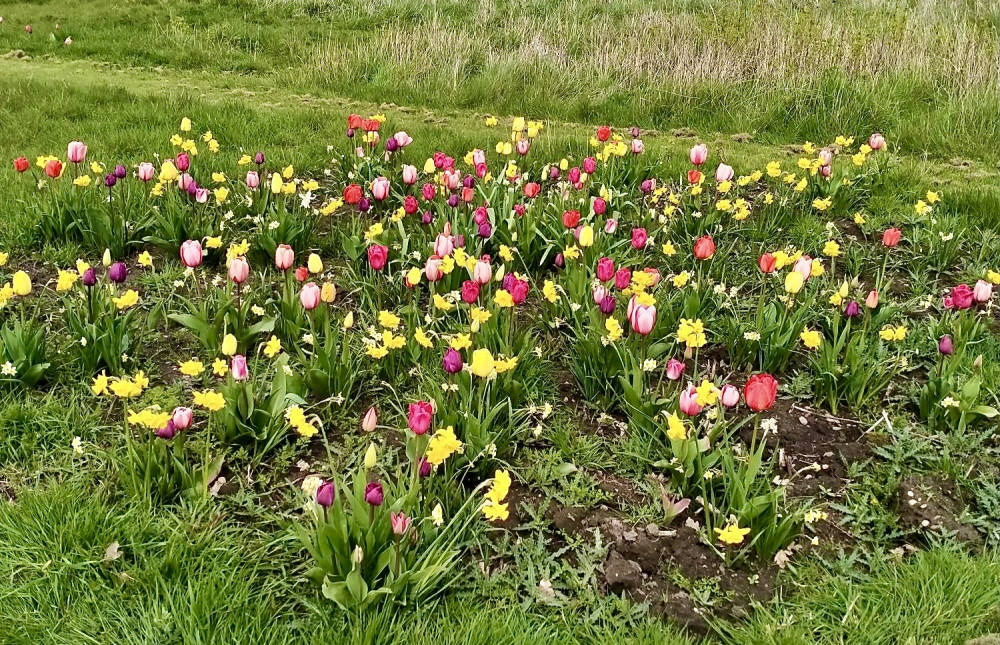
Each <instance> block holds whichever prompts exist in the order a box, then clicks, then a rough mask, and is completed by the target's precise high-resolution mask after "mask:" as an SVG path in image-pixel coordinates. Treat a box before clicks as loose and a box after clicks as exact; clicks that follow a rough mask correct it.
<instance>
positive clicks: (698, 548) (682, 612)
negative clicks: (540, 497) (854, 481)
mask: <svg viewBox="0 0 1000 645" xmlns="http://www.w3.org/2000/svg"><path fill="white" fill-rule="evenodd" d="M546 515H547V517H548V518H549V519H550V520H551V521H552V524H553V526H554V527H555V528H556V529H557V530H558V531H561V532H564V533H567V534H575V535H584V534H588V533H589V534H592V533H593V532H594V531H598V532H600V534H601V537H602V538H603V540H604V542H605V543H606V544H607V545H608V547H609V551H608V555H607V558H606V560H605V562H604V587H605V589H604V590H605V591H606V592H608V593H613V594H616V595H619V594H623V595H625V596H626V597H628V598H630V599H631V600H633V601H635V602H643V603H647V604H648V605H649V608H650V612H651V613H653V614H654V615H662V616H668V617H670V618H671V619H673V620H674V621H676V622H677V623H678V624H680V625H681V626H683V627H686V628H688V629H690V630H692V631H694V632H697V633H706V632H707V631H708V628H709V625H708V621H707V620H706V616H707V615H709V614H714V615H722V616H727V617H734V616H741V615H745V614H746V613H747V611H748V610H749V607H750V603H751V602H752V601H754V600H756V601H765V600H767V599H768V598H769V597H770V596H771V593H772V591H773V588H774V579H775V575H776V572H777V567H776V566H775V565H773V564H770V563H766V564H763V565H761V564H760V563H756V562H755V563H753V570H752V571H750V570H744V569H743V568H741V567H739V566H736V567H727V566H726V565H725V562H724V561H723V560H722V559H721V558H720V557H719V556H718V554H716V553H715V552H714V551H713V550H712V549H711V548H710V547H709V546H708V545H706V544H704V543H703V542H702V540H701V535H700V533H699V531H698V530H697V529H696V528H695V527H694V526H692V525H690V524H685V525H680V526H671V527H661V526H658V525H656V524H649V525H647V526H634V525H631V524H629V523H627V522H625V521H623V520H622V519H621V518H620V517H619V516H618V514H617V513H616V512H615V511H612V510H610V509H608V508H597V509H583V508H558V507H555V506H552V507H550V508H549V511H548V513H547V514H546Z"/></svg>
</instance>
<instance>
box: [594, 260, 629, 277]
mask: <svg viewBox="0 0 1000 645" xmlns="http://www.w3.org/2000/svg"><path fill="white" fill-rule="evenodd" d="M596 273H597V279H598V280H600V281H601V282H607V281H608V280H610V279H611V278H613V277H614V275H615V261H614V260H612V259H611V258H609V257H603V258H601V259H600V260H598V261H597V271H596ZM630 277H631V276H630Z"/></svg>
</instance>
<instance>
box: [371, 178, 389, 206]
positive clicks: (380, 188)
mask: <svg viewBox="0 0 1000 645" xmlns="http://www.w3.org/2000/svg"><path fill="white" fill-rule="evenodd" d="M388 196H389V180H388V179H386V178H385V177H376V178H375V181H373V182H372V197H374V198H375V199H376V200H377V201H382V200H384V199H385V198H386V197H388Z"/></svg>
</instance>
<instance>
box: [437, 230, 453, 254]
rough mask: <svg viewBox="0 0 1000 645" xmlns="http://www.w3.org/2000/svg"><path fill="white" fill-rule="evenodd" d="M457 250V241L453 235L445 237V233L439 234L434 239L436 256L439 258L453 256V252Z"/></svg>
mask: <svg viewBox="0 0 1000 645" xmlns="http://www.w3.org/2000/svg"><path fill="white" fill-rule="evenodd" d="M454 250H455V240H454V238H452V236H451V235H445V234H444V233H440V234H438V236H437V237H436V238H435V239H434V255H436V256H438V257H439V258H443V257H447V256H448V255H451V252H452V251H454Z"/></svg>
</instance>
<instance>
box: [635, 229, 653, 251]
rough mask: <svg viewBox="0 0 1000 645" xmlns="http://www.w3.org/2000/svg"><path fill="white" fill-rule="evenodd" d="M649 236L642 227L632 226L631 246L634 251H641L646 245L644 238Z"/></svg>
mask: <svg viewBox="0 0 1000 645" xmlns="http://www.w3.org/2000/svg"><path fill="white" fill-rule="evenodd" d="M648 239H649V236H648V235H647V234H646V229H644V228H633V229H632V248H633V249H635V250H636V251H641V250H642V249H644V248H645V247H646V240H648Z"/></svg>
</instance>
